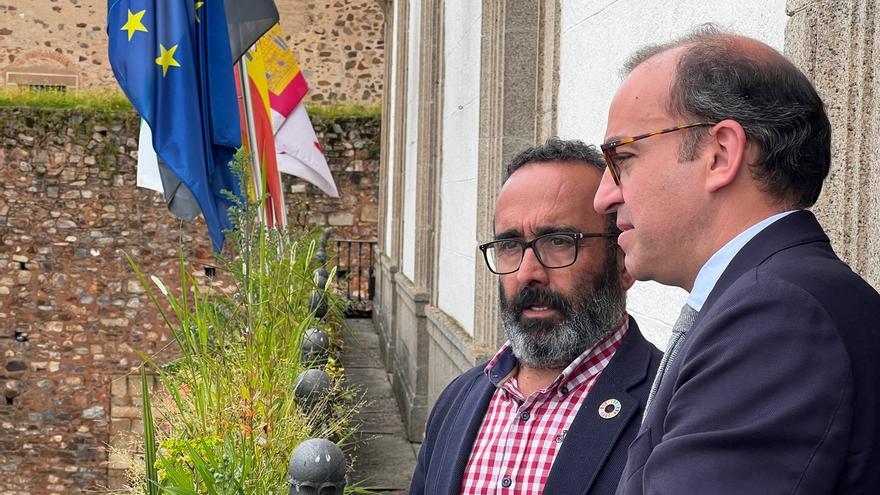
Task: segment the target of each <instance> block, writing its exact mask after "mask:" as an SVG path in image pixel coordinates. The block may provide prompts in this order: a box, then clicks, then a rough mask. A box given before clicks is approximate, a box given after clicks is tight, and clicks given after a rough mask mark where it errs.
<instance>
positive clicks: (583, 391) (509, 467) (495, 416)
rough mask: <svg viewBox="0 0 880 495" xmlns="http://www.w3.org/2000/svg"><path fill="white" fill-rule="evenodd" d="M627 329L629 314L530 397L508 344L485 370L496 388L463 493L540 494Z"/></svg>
mask: <svg viewBox="0 0 880 495" xmlns="http://www.w3.org/2000/svg"><path fill="white" fill-rule="evenodd" d="M628 329H629V318H624V321H623V322H622V323H621V324H620V325H618V326H616V327H615V328H614V329H613V330H612V332H611V334H610V335H608V336H607V337H605V339H603V340H602V341H601V342H599V343H598V344H596V345H595V346H593V347H592V348H590V349H588V350H587V351H585V352H584V353H583V354H581V355H580V356H578V357H577V358H576V359H575V360H574V361H572V362H571V364H570V365H568V367H567V368H565V369H564V370H563V371H562V373H560V374H559V376H558V377H556V380H554V381H553V383H551V384H550V385H549V386H548V387H547V388H544V389H541V390H538V391H537V392H535V393H533V394H532V395H530V396H529V397H528V398H525V397H523V395H522V392H520V390H519V385H518V384H517V381H516V371H517V369H518V364H517V361H516V358H515V357H514V356H513V354H512V352H511V350H510V343H509V342H508V343H506V344H504V346H503V347H501V350H500V351H498V353H497V354H495V357H493V358H492V360H491V361H489V364H487V365H486V370H485V373H486V375H487V376H488V377H489V379H490V380H492V382H493V383H495V386H496V387H497V388H496V390H495V392H494V393H493V394H492V398H491V400H490V401H489V409H488V410H487V411H486V416H485V417H484V418H483V424H482V426H480V432H479V433H478V434H477V439H476V441H475V442H474V447H473V450H471V456H470V459H469V460H468V464H467V468H466V469H465V471H464V479H463V480H462V484H461V493H462V494H463V495H472V494H517V495H526V494H534V495H541V493H542V492H543V490H544V484H545V483H546V482H547V476H548V475H549V474H550V468H551V467H552V466H553V460H554V459H555V458H556V453H557V452H558V451H559V447H560V446H562V442H563V441H564V440H565V435H566V433H568V428H569V425H571V422H572V421H573V420H574V417H575V416H576V415H577V413H578V410H579V409H580V407H581V404H582V403H583V401H584V399H586V397H587V394H588V393H589V392H590V389H592V388H593V384H594V383H596V379H597V378H599V375H600V374H601V373H602V370H604V369H605V366H607V365H608V363H609V362H610V361H611V358H612V357H613V356H614V353H615V352H616V351H617V348H618V347H620V342H621V340H622V339H623V336H624V335H626V331H627V330H628ZM597 414H598V413H597Z"/></svg>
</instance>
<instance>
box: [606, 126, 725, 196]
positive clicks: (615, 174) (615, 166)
mask: <svg viewBox="0 0 880 495" xmlns="http://www.w3.org/2000/svg"><path fill="white" fill-rule="evenodd" d="M715 124H717V122H697V123H694V124H682V125H678V126H675V127H670V128H668V129H661V130H659V131H654V132H649V133H647V134H639V135H638V136H633V137H625V138H620V139H616V140H614V141H611V142H610V143H605V144H603V145H601V146H599V148H600V149H601V150H602V154H603V155H605V165H606V166H607V167H608V171H609V172H611V177H612V178H613V179H614V183H615V184H617V185H618V186H619V185H620V163H619V161H620V156H619V155H618V154H617V152H616V151H615V150H616V149H617V147H618V146H623V145H624V144H630V143H634V142H636V141H639V140H641V139H647V138H649V137H653V136H659V135H661V134H666V133H668V132H675V131H680V130H682V129H690V128H691V127H700V126H706V125H715Z"/></svg>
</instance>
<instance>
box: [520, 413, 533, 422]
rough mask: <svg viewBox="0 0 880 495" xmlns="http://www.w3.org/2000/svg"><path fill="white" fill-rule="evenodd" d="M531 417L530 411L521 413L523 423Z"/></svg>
mask: <svg viewBox="0 0 880 495" xmlns="http://www.w3.org/2000/svg"><path fill="white" fill-rule="evenodd" d="M530 417H531V415H530V414H529V412H528V411H523V412H521V413H519V419H521V420H523V421H528V420H529V418H530Z"/></svg>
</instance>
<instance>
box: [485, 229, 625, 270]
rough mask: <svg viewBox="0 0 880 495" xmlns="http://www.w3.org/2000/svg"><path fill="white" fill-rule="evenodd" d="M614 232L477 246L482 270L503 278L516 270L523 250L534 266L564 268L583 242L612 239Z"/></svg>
mask: <svg viewBox="0 0 880 495" xmlns="http://www.w3.org/2000/svg"><path fill="white" fill-rule="evenodd" d="M618 235H620V234H619V233H617V232H554V233H550V234H544V235H541V236H538V237H535V238H534V239H532V240H531V241H524V240H522V239H500V240H497V241H491V242H487V243H485V244H480V251H482V252H483V258H485V260H486V266H488V267H489V270H490V271H491V272H492V273H495V274H497V275H507V274H509V273H513V272H515V271H517V270H519V267H520V265H522V260H523V256H524V255H525V252H526V249H528V248H532V251H533V252H534V253H535V258H537V259H538V263H541V265H542V266H544V267H546V268H565V267H567V266H570V265H573V264H574V262H575V261H577V257H578V247H579V245H580V241H581V240H583V239H594V238H604V239H616V238H617V236H618Z"/></svg>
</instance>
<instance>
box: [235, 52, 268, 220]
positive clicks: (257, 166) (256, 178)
mask: <svg viewBox="0 0 880 495" xmlns="http://www.w3.org/2000/svg"><path fill="white" fill-rule="evenodd" d="M246 60H247V54H245V55H242V57H241V58H240V59H238V64H237V65H238V75H239V77H240V78H241V97H242V102H243V103H244V105H243V106H244V121H245V127H246V129H245V134H247V139H248V146H250V149H251V179H252V181H253V185H254V192H255V194H256V195H257V198H261V197H262V194H263V173H262V163H261V161H260V150H259V148H258V147H257V136H256V133H255V132H254V108H253V103H252V102H251V88H250V79H248V73H247V62H246ZM257 207H258V208H259V210H258V211H259V214H260V221H261V222H262V223H263V224H264V225H265V224H266V223H267V222H266V218H267V217H266V215H267V212H266V208H265V204H264V203H263V200H262V199H260V200H259V201H257Z"/></svg>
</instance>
